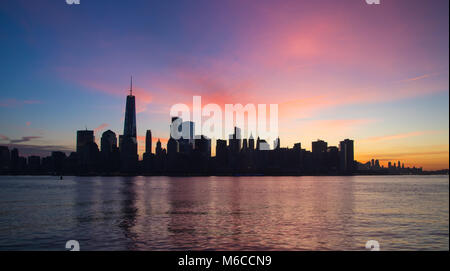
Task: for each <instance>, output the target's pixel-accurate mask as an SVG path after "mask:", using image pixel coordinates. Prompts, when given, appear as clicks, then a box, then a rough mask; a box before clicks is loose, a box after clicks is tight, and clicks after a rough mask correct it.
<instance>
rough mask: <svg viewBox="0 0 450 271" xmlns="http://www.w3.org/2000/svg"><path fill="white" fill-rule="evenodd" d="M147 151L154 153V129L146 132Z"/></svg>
mask: <svg viewBox="0 0 450 271" xmlns="http://www.w3.org/2000/svg"><path fill="white" fill-rule="evenodd" d="M145 152H146V153H152V131H151V130H147V133H146V134H145Z"/></svg>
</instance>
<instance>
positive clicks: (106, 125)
mask: <svg viewBox="0 0 450 271" xmlns="http://www.w3.org/2000/svg"><path fill="white" fill-rule="evenodd" d="M108 126H109V124H108V123H102V124H100V126H98V127H96V128H95V129H94V133H98V132H100V131H102V130H104V129H105V128H106V127H108Z"/></svg>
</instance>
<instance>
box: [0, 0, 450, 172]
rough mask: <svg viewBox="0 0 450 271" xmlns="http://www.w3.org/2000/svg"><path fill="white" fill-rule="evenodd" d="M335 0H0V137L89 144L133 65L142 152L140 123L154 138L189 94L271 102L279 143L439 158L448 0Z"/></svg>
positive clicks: (19, 143)
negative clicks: (350, 142) (346, 142)
mask: <svg viewBox="0 0 450 271" xmlns="http://www.w3.org/2000/svg"><path fill="white" fill-rule="evenodd" d="M336 2H337V1H321V2H320V3H318V2H316V1H284V2H283V3H282V4H278V5H275V4H273V3H270V2H267V1H258V2H251V3H250V2H248V3H241V1H226V2H215V3H211V2H210V1H199V2H198V3H196V4H195V5H192V4H191V3H187V2H185V1H179V2H177V4H175V5H174V4H170V5H169V4H166V3H158V2H155V1H135V2H133V4H127V5H123V4H122V3H111V1H105V2H103V3H101V2H95V3H92V2H83V3H81V4H80V5H77V6H74V5H72V6H69V5H66V4H65V3H64V1H40V2H39V4H37V3H29V1H9V0H7V1H6V2H5V3H4V4H3V3H2V5H1V6H0V13H1V15H2V16H1V18H2V19H1V22H2V25H4V26H5V27H3V28H2V29H1V30H0V39H1V40H2V50H1V52H0V57H2V59H3V60H4V63H6V64H5V65H2V67H1V68H0V69H1V70H0V71H1V72H0V74H1V75H0V77H1V83H0V88H1V89H2V95H1V96H0V127H2V128H1V130H0V145H2V146H10V149H11V148H13V147H17V148H19V150H21V152H22V153H23V154H26V155H32V154H38V155H41V156H43V155H47V154H49V152H50V151H52V150H62V151H65V152H67V153H68V152H70V151H73V150H75V147H76V146H75V143H74V142H75V134H76V130H82V129H83V128H85V127H88V128H89V129H90V130H93V131H94V135H95V136H96V140H97V144H98V145H100V141H99V140H100V136H101V134H102V133H103V132H104V131H106V130H112V131H114V132H115V133H116V134H120V132H121V131H122V129H123V122H124V112H125V106H124V103H123V97H124V95H126V92H127V89H128V78H129V75H131V74H133V75H134V77H135V78H136V79H137V80H135V81H134V82H133V83H134V86H133V88H134V89H135V90H134V91H133V93H134V94H135V96H136V99H137V100H136V121H137V122H138V123H139V125H138V126H137V131H136V133H137V134H136V140H137V144H138V148H139V149H138V153H139V155H140V158H141V159H142V154H143V153H144V151H145V144H144V142H145V137H146V131H147V129H151V130H152V137H153V138H154V139H155V140H154V143H156V140H157V139H158V138H161V142H162V145H163V147H165V145H166V144H167V140H168V136H167V131H168V127H169V125H170V123H169V119H170V116H169V108H170V106H171V105H173V104H174V103H186V104H188V105H189V104H190V101H192V97H193V96H194V95H201V96H202V98H203V99H204V101H205V103H216V104H219V105H221V106H223V105H224V104H225V103H232V104H236V103H241V104H244V105H245V104H247V103H254V104H257V103H265V104H268V103H277V104H279V108H280V138H281V146H282V147H290V148H291V147H292V146H293V145H294V143H296V142H303V144H304V145H302V147H303V148H306V149H309V150H311V145H310V144H309V142H313V141H315V140H316V139H317V138H320V139H322V140H324V141H326V142H329V144H330V145H334V146H338V144H339V142H340V140H342V139H344V138H352V139H354V140H355V159H356V160H358V161H361V162H367V161H370V160H371V159H372V158H374V159H378V160H379V161H380V163H381V164H384V165H387V163H388V161H392V162H394V161H395V162H396V161H398V160H400V161H402V162H403V163H405V165H409V166H423V167H424V169H426V170H435V169H443V168H448V163H449V160H448V158H449V145H448V140H449V126H448V121H449V118H448V115H449V104H448V98H449V96H448V95H449V91H448V83H449V79H448V78H449V71H448V46H449V42H448V39H449V36H448V35H449V34H448V33H449V31H448V1H383V3H382V4H380V5H367V4H365V1H354V2H348V3H347V2H346V3H336ZM42 9H45V10H48V12H46V13H45V14H44V13H42V12H39V11H40V10H42ZM105 9H107V11H108V12H104V10H105ZM99 14H100V15H99ZM117 18H122V19H121V20H117ZM230 18H233V19H232V20H231V19H230ZM13 33H14V34H13ZM269 143H272V142H269ZM155 145H156V144H153V146H152V149H153V152H154V149H155V147H156V146H155ZM213 152H214V148H213Z"/></svg>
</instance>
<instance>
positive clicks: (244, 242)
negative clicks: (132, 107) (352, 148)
mask: <svg viewBox="0 0 450 271" xmlns="http://www.w3.org/2000/svg"><path fill="white" fill-rule="evenodd" d="M448 185H449V179H448V176H420V177H419V176H383V177H381V176H378V177H373V176H372V177H370V176H369V177H362V176H359V177H239V178H237V177H199V178H194V177H192V178H170V177H112V178H111V177H110V178H104V177H66V178H65V179H64V180H63V181H60V180H58V179H57V178H56V177H5V176H3V177H0V250H35V249H38V250H42V249H43V250H63V249H64V245H65V242H66V241H67V240H71V239H74V240H78V241H79V243H80V246H81V250H211V249H218V250H363V249H364V245H365V243H366V241H368V240H371V239H374V240H377V241H378V242H379V243H380V245H381V250H403V249H404V250H426V249H431V250H448V249H449V245H448V241H449V239H448V236H449V232H448V226H449V220H448V215H449V210H448V206H449V195H448V192H449V187H448Z"/></svg>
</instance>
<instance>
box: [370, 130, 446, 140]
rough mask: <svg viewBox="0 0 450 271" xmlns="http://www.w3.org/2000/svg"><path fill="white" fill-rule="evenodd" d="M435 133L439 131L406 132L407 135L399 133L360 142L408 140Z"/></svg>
mask: <svg viewBox="0 0 450 271" xmlns="http://www.w3.org/2000/svg"><path fill="white" fill-rule="evenodd" d="M436 133H439V131H415V132H408V133H401V134H394V135H385V136H375V137H369V138H365V139H363V140H361V141H362V142H378V141H389V140H396V139H404V138H409V137H416V136H423V135H430V134H436Z"/></svg>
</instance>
